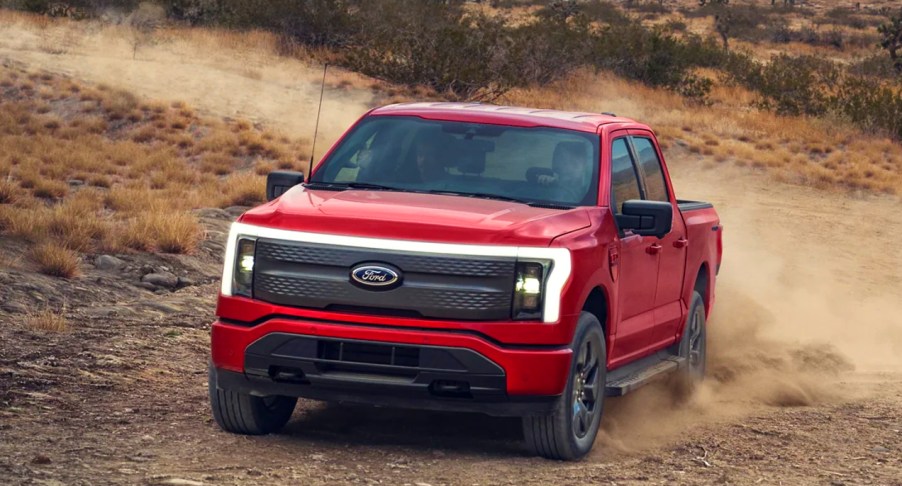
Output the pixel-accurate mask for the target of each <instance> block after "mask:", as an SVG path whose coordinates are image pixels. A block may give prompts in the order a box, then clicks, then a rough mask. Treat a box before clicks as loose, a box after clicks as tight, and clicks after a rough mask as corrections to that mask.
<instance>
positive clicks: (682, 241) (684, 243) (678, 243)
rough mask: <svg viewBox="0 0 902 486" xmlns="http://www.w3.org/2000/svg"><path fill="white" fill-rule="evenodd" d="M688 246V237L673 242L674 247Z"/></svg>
mask: <svg viewBox="0 0 902 486" xmlns="http://www.w3.org/2000/svg"><path fill="white" fill-rule="evenodd" d="M687 246H689V240H687V239H686V238H680V239H678V240H676V241H674V242H673V247H674V248H686V247H687Z"/></svg>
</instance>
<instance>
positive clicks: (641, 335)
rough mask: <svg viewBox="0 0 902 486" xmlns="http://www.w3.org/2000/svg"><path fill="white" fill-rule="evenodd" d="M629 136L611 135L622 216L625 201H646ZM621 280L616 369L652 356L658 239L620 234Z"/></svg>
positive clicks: (616, 207) (615, 199)
mask: <svg viewBox="0 0 902 486" xmlns="http://www.w3.org/2000/svg"><path fill="white" fill-rule="evenodd" d="M627 135H628V133H627V132H626V131H625V130H623V131H617V132H614V133H613V134H612V135H611V145H610V154H611V165H610V167H611V210H612V211H613V212H614V214H615V215H617V214H620V212H621V206H622V204H623V202H624V201H628V200H630V199H642V198H643V193H642V187H641V184H640V173H639V169H638V167H637V166H636V163H635V160H634V158H633V154H632V151H631V150H630V142H629V138H628V136H627ZM619 235H620V238H619V242H620V276H619V279H618V282H619V286H618V289H619V291H618V297H617V299H618V302H617V303H618V306H617V308H618V309H619V314H620V319H619V320H618V322H619V324H618V326H617V330H616V334H615V336H614V347H613V348H612V351H611V356H610V365H611V367H612V368H614V367H617V366H619V365H620V364H623V363H625V362H628V361H632V360H633V359H636V358H638V357H641V356H643V355H645V354H647V353H649V352H650V350H651V348H652V346H653V345H654V341H655V334H656V330H657V328H656V322H655V291H656V290H657V280H658V258H659V256H658V253H656V252H653V251H650V250H649V248H650V247H651V246H652V245H655V244H656V242H657V239H656V238H655V237H653V236H640V235H636V234H633V233H632V232H631V231H626V232H623V231H620V232H619Z"/></svg>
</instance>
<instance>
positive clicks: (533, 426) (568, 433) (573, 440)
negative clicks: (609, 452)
mask: <svg viewBox="0 0 902 486" xmlns="http://www.w3.org/2000/svg"><path fill="white" fill-rule="evenodd" d="M571 348H572V349H573V361H572V363H571V365H570V378H569V380H568V381H567V386H566V388H565V389H564V393H563V394H562V395H561V397H560V398H559V399H558V401H557V403H556V404H555V409H554V411H553V412H552V413H551V414H549V415H541V416H531V417H524V418H523V435H524V436H525V438H526V443H527V446H528V447H529V449H530V450H531V451H532V452H533V453H534V454H536V455H539V456H542V457H546V458H548V459H558V460H567V461H570V460H575V459H579V458H581V457H583V456H584V455H586V454H587V453H588V452H589V451H590V450H591V449H592V445H593V444H594V443H595V436H596V435H598V426H599V424H600V423H601V415H602V411H603V406H604V386H605V374H606V372H607V353H606V350H605V340H604V334H603V333H602V329H601V324H599V322H598V319H597V318H596V317H595V316H594V315H592V314H590V313H588V312H583V313H582V314H581V315H580V317H579V323H578V324H577V328H576V333H575V336H574V339H573V344H572V345H571Z"/></svg>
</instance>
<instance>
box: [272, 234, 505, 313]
mask: <svg viewBox="0 0 902 486" xmlns="http://www.w3.org/2000/svg"><path fill="white" fill-rule="evenodd" d="M362 263H374V264H389V265H391V266H393V267H396V268H397V269H398V270H400V272H401V274H402V283H401V285H400V286H398V287H396V288H393V289H391V290H378V289H376V290H371V289H367V288H361V287H359V286H357V285H355V284H353V283H352V282H351V269H352V268H354V267H356V266H357V265H359V264H362ZM515 264H516V262H515V259H514V258H499V257H449V256H445V255H438V254H424V253H407V252H399V251H391V250H376V249H366V248H354V247H343V246H329V245H321V244H314V243H301V242H289V241H282V240H271V239H263V238H261V239H259V240H258V241H257V248H256V257H255V264H254V298H256V299H259V300H263V301H266V302H271V303H274V304H281V305H288V306H294V307H306V308H316V309H371V310H373V311H374V313H377V314H380V315H394V316H398V317H410V316H422V317H428V318H439V319H462V320H499V319H507V318H509V317H510V307H511V294H512V292H513V284H514V269H515Z"/></svg>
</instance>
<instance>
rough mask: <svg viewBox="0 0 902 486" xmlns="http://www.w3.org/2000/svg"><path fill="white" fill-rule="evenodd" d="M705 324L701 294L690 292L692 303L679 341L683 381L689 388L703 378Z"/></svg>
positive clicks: (706, 335) (705, 339) (705, 348)
mask: <svg viewBox="0 0 902 486" xmlns="http://www.w3.org/2000/svg"><path fill="white" fill-rule="evenodd" d="M707 338H708V332H707V322H706V319H705V301H704V299H702V296H701V294H699V293H698V292H692V303H691V305H690V306H689V316H688V317H687V318H686V329H685V330H684V331H683V337H682V339H680V357H682V358H684V359H685V360H686V367H685V368H684V369H683V375H682V377H683V379H684V381H685V383H686V384H687V385H689V387H690V388H691V387H694V386H695V385H696V384H698V382H700V381H702V379H704V377H705V366H706V363H707V358H708V345H707Z"/></svg>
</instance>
